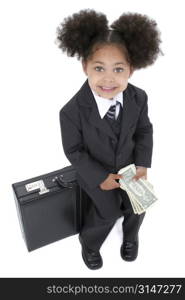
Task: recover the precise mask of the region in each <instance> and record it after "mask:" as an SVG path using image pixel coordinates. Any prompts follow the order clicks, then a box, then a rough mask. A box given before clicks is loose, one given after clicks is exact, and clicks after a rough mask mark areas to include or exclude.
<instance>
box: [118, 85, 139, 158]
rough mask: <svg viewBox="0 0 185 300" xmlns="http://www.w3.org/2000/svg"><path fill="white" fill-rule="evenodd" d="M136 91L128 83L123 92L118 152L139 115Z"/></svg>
mask: <svg viewBox="0 0 185 300" xmlns="http://www.w3.org/2000/svg"><path fill="white" fill-rule="evenodd" d="M134 96H135V91H134V89H133V88H132V87H131V85H130V84H128V87H127V89H126V90H125V91H124V92H123V113H122V120H121V129H120V138H119V141H118V145H117V152H118V153H119V152H120V150H121V147H122V145H123V143H124V140H125V138H126V137H127V135H128V133H129V130H130V128H131V127H132V126H133V125H134V124H135V122H136V120H137V119H138V115H139V108H138V106H137V104H136V101H135V97H134Z"/></svg>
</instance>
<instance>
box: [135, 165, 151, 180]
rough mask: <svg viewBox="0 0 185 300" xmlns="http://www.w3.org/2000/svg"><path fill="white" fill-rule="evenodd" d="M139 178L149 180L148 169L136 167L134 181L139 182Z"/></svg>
mask: <svg viewBox="0 0 185 300" xmlns="http://www.w3.org/2000/svg"><path fill="white" fill-rule="evenodd" d="M139 178H143V179H147V168H145V167H136V175H135V176H134V177H132V179H133V180H134V179H135V180H138V179H139Z"/></svg>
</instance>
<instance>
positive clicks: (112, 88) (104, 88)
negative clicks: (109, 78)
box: [99, 86, 117, 92]
mask: <svg viewBox="0 0 185 300" xmlns="http://www.w3.org/2000/svg"><path fill="white" fill-rule="evenodd" d="M99 88H100V89H101V90H102V91H104V92H113V91H114V90H115V89H116V88H117V87H116V86H114V87H106V86H99Z"/></svg>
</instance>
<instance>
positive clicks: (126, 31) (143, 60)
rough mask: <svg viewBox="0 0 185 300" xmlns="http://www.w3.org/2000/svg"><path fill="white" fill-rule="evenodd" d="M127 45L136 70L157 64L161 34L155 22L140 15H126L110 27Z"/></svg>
mask: <svg viewBox="0 0 185 300" xmlns="http://www.w3.org/2000/svg"><path fill="white" fill-rule="evenodd" d="M110 27H111V28H112V29H113V30H115V31H117V32H118V33H119V35H120V36H121V38H122V40H123V41H124V43H125V46H126V48H127V51H128V53H129V57H130V62H131V64H132V66H133V67H134V68H135V69H140V68H145V67H147V66H148V65H151V64H153V63H154V62H155V60H156V59H157V57H158V54H159V53H161V54H163V53H162V51H161V50H160V48H159V44H160V42H161V40H160V32H159V30H158V29H157V24H156V22H155V21H154V20H152V19H149V18H148V17H147V16H146V15H141V14H138V13H124V14H122V15H121V16H120V17H119V19H118V20H116V21H115V22H113V23H112V25H111V26H110Z"/></svg>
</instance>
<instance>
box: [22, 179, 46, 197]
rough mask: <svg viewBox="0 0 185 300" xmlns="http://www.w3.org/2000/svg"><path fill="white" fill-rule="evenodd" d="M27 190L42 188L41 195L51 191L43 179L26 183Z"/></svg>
mask: <svg viewBox="0 0 185 300" xmlns="http://www.w3.org/2000/svg"><path fill="white" fill-rule="evenodd" d="M25 188H26V190H27V192H31V191H34V190H38V189H39V190H40V191H39V195H42V194H45V193H48V192H49V189H47V188H46V186H45V184H44V181H43V180H38V181H34V182H31V183H28V184H26V185H25Z"/></svg>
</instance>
